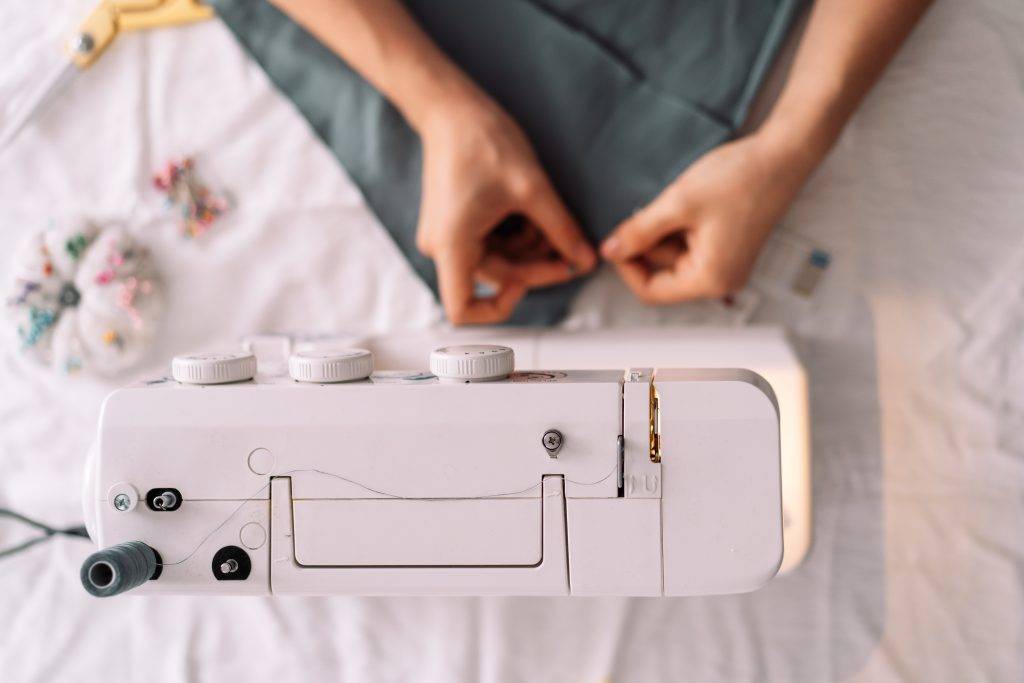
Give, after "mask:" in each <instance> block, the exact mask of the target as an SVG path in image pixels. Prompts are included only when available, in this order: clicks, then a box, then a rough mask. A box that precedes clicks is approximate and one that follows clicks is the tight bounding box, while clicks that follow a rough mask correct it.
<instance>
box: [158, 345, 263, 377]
mask: <svg viewBox="0 0 1024 683" xmlns="http://www.w3.org/2000/svg"><path fill="white" fill-rule="evenodd" d="M255 374H256V356H254V355H253V354H251V353H246V352H239V353H193V354H189V355H186V356H175V357H174V360H173V361H172V362H171V376H173V377H174V379H175V380H176V381H178V382H183V383H185V384H227V383H229V382H244V381H246V380H250V379H252V378H253V376H254V375H255Z"/></svg>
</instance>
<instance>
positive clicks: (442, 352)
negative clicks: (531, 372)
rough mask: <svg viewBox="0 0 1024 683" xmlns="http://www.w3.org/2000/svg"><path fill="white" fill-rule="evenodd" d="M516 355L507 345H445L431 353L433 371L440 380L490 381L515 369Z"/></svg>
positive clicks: (501, 377)
mask: <svg viewBox="0 0 1024 683" xmlns="http://www.w3.org/2000/svg"><path fill="white" fill-rule="evenodd" d="M515 365H516V362H515V354H514V353H513V351H512V349H510V348H508V347H507V346H490V345H486V344H472V345H465V346H444V347H441V348H440V349H434V351H433V352H432V353H431V354H430V371H431V372H432V373H434V374H435V375H437V376H438V377H439V378H440V379H444V380H452V381H459V382H489V381H493V380H498V379H505V378H506V377H508V376H509V375H510V374H511V373H512V371H513V370H515Z"/></svg>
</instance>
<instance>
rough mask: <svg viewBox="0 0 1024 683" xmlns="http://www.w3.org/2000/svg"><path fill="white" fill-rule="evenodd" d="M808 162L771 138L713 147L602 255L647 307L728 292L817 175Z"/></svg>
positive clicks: (619, 232)
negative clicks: (790, 207)
mask: <svg viewBox="0 0 1024 683" xmlns="http://www.w3.org/2000/svg"><path fill="white" fill-rule="evenodd" d="M803 157H804V155H803V154H802V153H801V150H799V148H795V147H792V146H791V145H788V144H785V143H783V144H778V142H777V141H776V140H774V139H773V138H771V137H770V136H769V135H768V134H753V135H751V136H749V137H746V138H741V139H739V140H736V141H734V142H730V143H727V144H725V145H722V146H721V147H718V148H716V149H713V150H711V151H710V152H708V153H707V154H705V155H704V156H703V157H701V158H700V159H698V160H697V161H696V162H695V163H694V164H693V165H692V166H690V167H689V168H688V169H687V170H686V171H684V172H683V173H682V174H681V175H680V176H679V177H678V178H676V180H674V181H673V182H672V183H671V184H670V185H669V186H668V187H666V188H665V189H664V190H663V191H662V192H661V194H660V195H658V197H656V198H655V199H654V200H653V201H652V202H651V203H650V204H648V205H647V206H645V207H643V208H641V209H640V210H639V211H637V212H636V213H635V214H633V215H632V216H631V217H630V218H628V219H626V220H625V221H623V222H622V223H621V224H620V225H619V226H618V227H617V228H616V229H615V231H614V232H613V233H612V235H611V236H610V237H608V239H607V240H605V242H604V243H603V244H602V245H601V254H602V256H604V257H605V258H606V259H607V260H609V261H611V262H612V264H613V265H614V266H615V268H616V269H617V270H618V272H619V275H620V276H621V277H622V279H623V280H624V281H625V283H626V285H628V286H629V288H630V289H631V290H632V291H633V293H634V294H635V295H636V296H637V298H639V299H640V300H641V301H643V302H644V303H648V304H665V303H673V302H677V301H684V300H687V299H699V298H710V297H721V296H725V295H728V294H731V293H733V292H735V291H736V290H738V289H740V288H741V287H743V285H744V284H746V281H747V278H748V277H749V275H750V271H751V269H752V268H753V266H754V261H755V260H756V259H757V255H758V252H759V251H760V250H761V247H762V245H763V244H764V241H765V240H766V239H767V237H768V234H769V233H770V232H771V230H772V227H773V226H774V225H775V224H776V223H777V222H778V221H779V219H780V218H781V217H782V215H783V214H784V213H785V211H786V209H787V208H788V207H789V204H790V203H791V202H792V201H793V199H794V198H795V197H796V194H797V192H798V191H799V190H800V187H801V186H802V185H803V183H804V181H805V180H806V178H807V176H808V175H809V173H810V171H811V169H813V167H814V161H813V160H812V159H810V158H803Z"/></svg>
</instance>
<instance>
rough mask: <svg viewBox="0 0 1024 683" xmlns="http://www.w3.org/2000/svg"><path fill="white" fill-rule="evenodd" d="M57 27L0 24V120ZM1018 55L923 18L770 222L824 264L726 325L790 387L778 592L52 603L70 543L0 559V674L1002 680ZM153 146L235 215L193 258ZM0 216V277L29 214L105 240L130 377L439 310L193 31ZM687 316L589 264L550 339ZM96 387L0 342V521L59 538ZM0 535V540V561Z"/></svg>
mask: <svg viewBox="0 0 1024 683" xmlns="http://www.w3.org/2000/svg"><path fill="white" fill-rule="evenodd" d="M88 4H89V3H88V2H87V1H86V0H82V1H81V2H80V1H78V0H72V1H71V2H60V1H59V0H40V1H39V2H34V3H14V2H10V3H6V4H4V5H2V6H0V107H2V106H3V105H2V103H4V102H7V101H9V100H8V98H9V97H11V95H12V93H14V92H16V91H18V90H19V88H21V87H23V86H24V85H25V83H26V82H28V81H30V80H31V79H32V78H33V77H34V76H33V74H38V73H40V72H41V71H42V70H43V69H44V68H45V66H44V65H45V64H46V63H47V62H46V58H47V57H48V56H50V55H51V54H52V53H50V52H48V51H51V50H53V49H55V48H54V45H55V43H56V40H57V38H58V36H59V35H60V33H59V31H60V30H62V29H64V28H66V27H67V26H68V25H69V24H70V23H71V22H72V21H73V19H75V18H76V16H81V13H83V12H84V11H85V10H86V9H87V8H88ZM58 18H59V21H57V19H58ZM1022 35H1024V5H1022V4H1021V3H1020V2H1019V0H939V2H937V3H936V4H935V6H934V7H933V9H932V10H931V11H930V13H929V15H928V16H927V17H926V18H925V20H924V21H923V23H922V24H921V25H920V26H919V28H918V29H917V31H916V32H915V33H914V35H913V36H912V38H911V39H910V41H909V43H908V44H907V45H906V46H905V48H904V49H903V50H902V52H901V53H900V55H899V56H898V57H897V59H896V61H895V63H894V64H893V65H892V67H891V68H890V69H889V70H888V72H887V73H886V75H885V77H884V78H883V80H882V82H881V83H880V84H879V85H878V87H877V88H875V90H874V91H873V92H872V94H871V95H870V97H869V98H868V100H867V101H866V103H865V104H864V106H863V107H862V109H861V110H860V111H859V112H858V114H857V115H856V117H855V119H854V120H853V122H852V123H851V125H850V126H849V128H848V130H847V131H846V133H845V134H844V135H843V138H842V140H841V141H840V143H839V145H838V146H837V148H836V149H835V151H834V152H833V154H832V155H831V157H830V158H829V159H828V161H827V162H826V163H825V164H824V166H822V168H821V169H820V170H819V171H818V172H817V173H816V174H815V176H814V177H813V179H812V180H811V182H810V184H809V185H808V186H807V188H806V190H805V191H804V192H803V194H802V195H801V197H800V198H799V199H798V201H797V202H796V204H795V205H794V206H793V208H792V210H791V211H790V212H789V215H788V216H787V217H786V219H785V227H786V230H787V231H789V232H791V233H793V234H797V235H800V236H802V237H804V238H806V239H808V240H811V241H813V242H814V243H815V244H817V245H819V246H821V247H823V248H825V249H826V250H828V251H829V252H830V253H831V254H832V257H833V261H832V266H831V267H830V269H829V271H828V273H827V275H826V276H825V279H824V280H823V281H822V284H821V286H820V287H819V289H818V291H817V292H816V293H815V295H814V298H813V299H812V301H810V302H809V303H804V304H800V303H798V302H795V301H787V300H785V299H784V298H782V299H778V300H776V299H773V298H772V297H768V296H766V297H765V298H764V300H763V301H762V304H761V306H760V307H759V308H758V309H757V311H756V312H755V314H754V319H755V320H757V321H764V322H775V323H781V324H785V325H787V326H788V327H789V328H790V329H791V330H792V332H793V334H794V337H795V338H796V340H797V341H798V343H799V345H800V349H801V352H802V356H803V359H804V361H805V363H806V365H807V367H808V370H809V373H810V378H811V391H812V411H813V415H812V417H813V425H814V434H813V449H814V495H815V515H816V517H815V526H814V534H815V538H814V545H813V547H812V549H811V554H810V556H809V557H808V559H807V560H806V562H805V564H804V565H803V566H801V567H800V568H798V569H797V570H796V571H795V572H793V573H792V574H790V575H788V576H785V577H781V578H778V579H776V580H775V581H773V582H772V583H771V584H769V585H768V586H767V587H766V588H764V589H763V590H761V591H759V592H757V593H754V594H751V595H744V596H729V597H715V598H700V599H672V600H668V599H637V600H627V599H439V598H429V599H362V598H338V599H319V598H310V599H270V598H266V599H264V598H261V599H239V598H201V599H200V598H195V599H193V598H180V597H159V598H142V597H130V596H125V597H124V598H123V599H113V600H105V601H100V600H95V599H92V598H90V597H88V596H87V595H86V594H85V593H84V591H83V590H82V589H81V587H80V585H79V583H78V567H79V563H80V562H81V560H82V559H83V557H84V556H85V555H86V554H87V553H88V552H89V550H90V548H89V547H87V544H85V543H83V542H81V541H77V540H74V539H58V540H55V541H52V542H49V543H46V544H43V545H40V546H37V547H36V548H34V549H33V550H31V551H30V552H27V553H25V554H24V555H22V556H20V557H17V558H15V559H11V560H7V561H4V562H0V615H3V621H4V625H3V627H2V628H0V672H2V674H0V677H2V679H3V680H4V681H10V682H12V683H14V682H21V681H61V680H105V679H106V678H107V677H109V678H110V679H111V680H113V679H114V678H118V679H125V680H128V679H139V678H141V677H146V678H157V677H158V678H160V679H161V680H169V681H179V680H219V681H223V680H246V681H262V680H276V681H291V680H295V681H309V680H341V681H391V680H426V681H453V680H454V681H461V680H465V681H476V680H481V681H514V680H531V681H588V682H589V681H595V682H596V681H601V680H614V681H664V680H673V681H678V680H689V681H717V680H729V681H733V680H751V681H754V680H758V681H759V680H780V681H822V680H844V681H846V680H853V681H879V680H908V681H925V680H926V681H965V680H1000V681H1002V680H1020V679H1021V678H1022V676H1024V583H1022V581H1021V575H1022V573H1024V436H1022V434H1024V126H1022V122H1024V42H1022V41H1021V39H1020V37H1021V36H1022ZM354 134H357V132H355V131H354ZM183 154H195V155H196V157H197V163H198V165H199V169H200V173H205V174H206V175H207V177H208V178H209V179H210V180H211V181H213V182H214V183H215V184H218V185H220V186H224V187H229V188H230V189H232V190H233V191H234V193H235V195H236V197H237V199H238V206H237V208H236V209H235V210H234V211H233V212H232V213H231V214H230V215H228V216H227V217H225V218H224V219H222V220H221V221H220V222H218V223H217V224H215V225H214V227H213V228H212V230H211V231H210V232H209V233H208V234H207V235H205V236H204V237H203V238H201V239H198V240H193V241H183V240H182V239H181V238H180V236H179V231H178V229H177V227H176V225H175V222H174V218H173V217H172V216H169V215H168V214H167V213H166V212H165V210H164V208H163V205H162V203H161V200H160V197H159V195H157V194H156V193H154V192H153V191H151V190H150V188H149V178H150V175H151V173H152V172H153V171H155V170H157V168H158V167H159V166H160V165H161V164H162V163H163V162H164V161H166V159H168V158H170V157H175V156H181V155H183ZM0 209H2V212H0V240H2V242H0V254H3V255H7V254H9V253H10V252H11V250H12V248H13V245H14V244H15V243H16V242H17V241H18V240H19V239H20V238H21V237H22V236H23V235H24V233H25V232H26V231H27V230H29V229H34V228H38V227H41V226H45V225H46V224H47V222H48V221H49V220H51V219H52V218H55V217H60V216H85V217H88V218H93V219H98V220H117V221H119V222H121V223H123V224H124V225H126V226H130V229H131V230H132V231H133V232H134V233H135V234H136V235H138V236H139V237H140V238H143V239H145V240H146V241H147V243H149V245H150V247H151V248H152V250H153V252H154V256H155V258H156V259H157V260H158V262H159V266H160V267H161V270H162V271H163V273H164V275H165V279H166V282H167V285H168V295H167V315H166V332H165V334H164V335H163V337H162V338H161V339H160V340H159V341H158V343H157V344H156V345H155V346H154V348H153V353H152V356H151V359H150V360H151V363H153V364H156V363H159V362H160V361H161V359H166V358H167V357H169V356H170V355H171V354H172V353H174V352H181V351H183V350H190V349H194V348H201V347H202V346H203V345H204V344H206V343H208V342H209V341H210V340H213V339H224V338H230V337H234V336H238V335H241V334H244V333H247V332H251V331H260V330H275V329H276V330H305V331H310V332H337V331H340V330H358V331H367V332H375V333H382V332H392V331H401V330H408V329H418V328H422V327H424V326H427V325H429V324H431V323H433V322H435V321H436V320H437V319H438V318H439V313H438V307H437V305H436V303H435V302H434V301H433V300H432V298H431V296H430V295H429V293H428V292H427V290H426V288H425V287H424V286H423V285H422V284H421V283H420V282H419V281H418V280H417V279H416V277H415V276H414V274H413V273H412V271H411V269H410V268H409V267H408V266H407V265H406V264H405V262H404V261H403V260H402V258H401V256H400V254H399V252H398V250H397V249H396V248H395V247H394V246H393V245H392V244H391V242H390V241H389V238H388V237H387V236H386V234H385V232H384V231H383V230H382V229H381V227H380V226H379V224H378V223H377V221H376V219H375V218H374V217H373V216H372V215H371V214H370V213H368V211H367V210H366V208H365V206H364V205H363V203H362V201H361V199H360V196H359V194H358V192H357V191H356V189H355V188H354V187H353V186H352V184H351V183H350V182H349V180H348V179H347V177H346V175H345V173H344V172H343V171H342V169H340V168H339V167H338V165H337V164H336V163H335V162H334V160H333V158H332V157H331V156H330V155H329V154H328V153H327V152H326V150H325V149H324V148H323V147H322V146H321V145H320V144H319V143H318V142H317V141H316V140H315V138H314V136H313V135H312V134H311V132H310V130H309V128H308V127H307V126H306V124H305V122H304V121H303V120H302V119H301V117H300V116H299V115H298V114H297V113H296V112H295V111H294V109H293V108H292V107H291V105H290V104H289V103H288V102H287V101H286V100H284V99H283V98H282V97H280V96H279V95H278V94H277V93H276V92H275V91H274V90H273V88H272V87H271V86H270V85H269V83H268V82H267V79H266V78H265V77H264V75H263V74H262V72H261V71H260V70H259V68H258V67H257V66H256V65H254V64H252V63H251V62H250V61H249V60H247V59H246V58H245V56H244V55H243V54H242V52H241V50H240V49H239V48H238V47H237V45H236V44H235V43H234V42H233V40H232V38H231V37H230V36H229V35H228V32H227V31H226V30H225V29H224V28H223V27H222V26H221V25H219V24H218V23H216V22H210V23H207V24H203V25H197V26H191V27H186V28H179V29H173V30H164V31H159V32H153V33H149V34H145V35H128V36H123V37H121V38H119V39H118V41H117V43H116V44H115V45H113V47H112V48H111V49H110V51H109V53H108V54H107V55H105V56H104V57H103V58H102V59H101V60H100V61H99V63H98V64H97V65H96V67H95V68H94V69H92V70H90V72H88V73H86V74H85V75H83V76H82V77H81V78H79V79H78V81H77V82H76V83H75V84H74V85H73V86H72V87H71V88H70V89H69V91H68V92H66V93H65V94H64V96H63V97H62V98H60V99H59V100H57V101H56V102H55V103H54V104H53V106H52V107H51V108H50V109H49V110H48V111H47V112H46V114H45V115H44V116H43V117H42V118H41V119H40V120H39V122H38V124H37V125H35V126H34V127H31V128H29V129H26V130H25V132H24V133H23V134H22V136H21V137H20V138H19V139H18V140H17V141H16V142H15V143H14V145H12V147H11V148H10V149H8V150H7V151H5V152H4V153H3V155H2V156H0ZM2 261H3V259H0V275H2V274H4V273H5V272H6V271H4V268H6V267H7V266H6V265H5V264H3V263H2ZM688 311H692V309H691V308H687V307H677V308H672V309H660V310H651V309H646V308H643V307H640V306H638V305H636V304H635V303H634V302H633V301H632V300H631V299H630V298H629V296H628V294H627V293H626V292H625V290H624V289H623V288H622V287H621V286H620V285H619V284H618V283H617V282H616V281H615V279H614V277H612V276H611V275H610V274H608V273H605V274H604V275H602V276H601V277H599V278H598V279H597V280H596V281H595V282H593V283H592V284H591V285H590V286H588V288H587V289H586V291H585V292H584V293H583V295H582V296H581V297H580V299H579V301H578V302H577V306H576V309H575V312H574V314H573V316H572V318H571V319H570V321H569V322H568V323H567V324H569V325H572V326H576V327H587V326H596V325H630V324H633V323H644V324H649V323H652V322H672V321H678V320H686V319H688V316H689V315H690V313H688ZM112 386H113V385H112V384H104V383H100V382H97V381H95V380H89V379H86V378H81V379H73V380H72V379H67V378H60V377H55V376H52V375H50V374H47V373H44V372H40V371H38V370H36V369H34V368H33V367H31V365H29V364H27V363H25V362H24V360H23V359H21V358H19V357H18V354H17V351H16V350H15V349H13V348H7V347H5V348H4V349H3V350H2V353H0V505H3V506H7V507H11V508H14V509H17V510H20V511H22V512H25V513H27V514H30V515H32V516H36V517H39V518H42V519H44V520H46V521H47V522H49V523H51V524H64V523H68V524H70V523H74V522H76V521H78V520H80V519H81V513H80V510H79V502H78V501H79V485H80V479H81V473H80V469H81V464H82V461H83V459H84V456H85V453H86V449H87V447H88V445H89V443H90V440H91V438H92V436H93V433H94V430H95V425H96V420H97V416H98V409H99V404H100V401H101V399H102V397H103V395H104V394H105V392H107V391H108V390H109V389H110V388H111V387H112ZM21 538H24V532H22V531H21V530H20V529H19V528H17V527H15V526H13V525H10V524H8V523H6V522H0V546H3V545H6V544H8V543H12V542H15V541H17V540H19V539H21Z"/></svg>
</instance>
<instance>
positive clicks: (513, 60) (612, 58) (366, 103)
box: [212, 0, 802, 325]
mask: <svg viewBox="0 0 1024 683" xmlns="http://www.w3.org/2000/svg"><path fill="white" fill-rule="evenodd" d="M212 4H213V5H214V6H215V7H216V9H217V12H218V14H219V15H220V17H221V18H222V19H223V21H224V22H225V23H226V24H227V25H228V26H229V27H230V28H231V30H232V31H233V32H234V33H235V35H236V36H237V37H238V40H239V41H240V42H241V43H242V45H243V46H244V47H245V48H246V49H247V50H248V51H249V52H250V53H251V54H252V56H253V57H254V58H255V59H256V61H257V62H258V63H259V64H260V65H261V66H262V67H263V68H264V69H265V70H266V72H267V74H268V75H269V76H270V78H271V80H272V81H273V82H274V83H275V84H276V85H277V87H278V88H279V89H280V90H281V92H283V93H284V94H285V95H286V96H287V97H288V98H289V99H291V100H292V101H293V102H294V103H295V106H296V107H298V109H299V110H300V111H301V112H302V113H303V115H304V116H305V117H306V119H307V120H308V121H309V123H310V125H311V126H312V127H313V129H314V130H315V131H316V133H317V135H318V136H319V137H320V138H321V139H322V140H323V141H324V143H325V144H326V145H327V146H328V147H329V148H330V149H331V151H332V152H333V153H334V155H335V156H336V157H337V158H338V160H339V161H340V162H341V164H342V165H343V166H344V167H345V169H346V171H347V172H348V174H349V175H350V176H351V177H352V179H353V181H354V182H355V183H356V184H357V185H358V186H359V188H360V190H361V191H362V192H363V194H364V196H365V197H366V200H367V202H368V203H369V205H370V207H371V208H372V209H373V210H374V212H375V213H376V214H377V216H378V218H379V219H380V221H381V223H383V224H384V226H385V227H386V228H387V229H388V231H389V232H390V233H391V236H392V237H393V238H394V240H395V241H396V242H397V243H398V246H399V247H400V248H401V250H402V252H403V253H404V254H405V256H406V257H407V258H408V259H409V261H410V263H411V264H412V266H413V268H414V269H415V270H416V272H417V273H418V274H419V275H420V276H421V277H422V278H423V279H424V281H425V282H426V283H427V284H428V285H429V286H430V287H431V288H432V289H433V290H434V291H435V292H436V291H437V278H436V274H435V272H434V267H433V263H432V262H431V261H430V260H429V259H427V258H425V257H424V256H422V255H421V254H420V253H419V252H418V251H417V250H416V244H415V230H416V216H417V210H418V207H419V196H420V165H421V149H420V143H419V139H418V138H417V136H416V134H415V133H414V132H413V131H412V130H411V129H410V128H409V126H408V125H407V124H406V123H405V121H404V119H402V117H401V115H400V114H399V113H398V112H397V110H395V109H394V108H393V107H392V106H391V105H390V104H389V103H388V102H387V100H385V99H384V98H383V97H381V95H380V94H379V93H378V92H377V91H376V90H374V89H373V87H372V86H370V85H369V84H368V83H366V81H364V80H363V79H362V78H361V77H360V76H359V75H358V74H356V73H355V72H354V71H353V70H352V69H351V68H349V67H348V65H347V64H346V63H345V62H343V61H342V60H341V59H339V58H338V57H337V56H336V55H334V53H332V52H330V51H329V50H328V49H327V48H325V47H324V46H323V45H321V44H320V43H319V42H318V41H317V40H316V39H315V38H313V37H312V36H310V35H309V34H308V33H306V32H305V31H304V30H303V29H302V28H300V27H299V26H298V25H297V24H295V23H294V22H292V21H291V20H290V19H289V18H288V17H287V16H285V15H284V14H282V13H281V12H279V11H278V10H277V9H275V8H274V7H273V6H271V5H270V4H268V3H266V2H262V1H261V0H212ZM406 5H407V6H408V7H409V9H410V11H411V12H412V13H413V14H414V15H415V16H416V18H417V19H418V20H419V22H420V24H421V25H422V26H423V28H424V29H425V30H426V31H427V32H428V33H429V34H430V35H431V36H432V37H433V39H434V40H435V41H437V43H438V44H439V45H440V46H441V47H442V48H443V49H444V51H445V52H446V53H447V54H448V55H449V56H450V57H451V58H452V59H454V60H455V61H456V62H457V63H458V64H460V65H461V66H462V68H463V69H465V70H466V71H467V72H468V73H469V74H470V75H471V76H472V77H473V78H474V79H475V80H476V81H477V83H479V84H480V85H481V86H482V87H483V88H484V89H486V90H487V91H488V92H489V93H490V94H491V95H492V96H493V97H494V98H495V99H496V100H497V101H498V102H500V103H501V105H502V106H504V107H505V109H506V110H507V111H508V112H509V113H510V114H511V115H512V116H513V117H515V119H516V120H517V121H518V122H519V123H520V125H521V126H522V127H523V129H524V130H525V131H526V133H527V135H528V136H529V137H530V140H531V141H532V142H533V144H534V147H535V148H536V151H537V154H538V156H539V157H540V159H541V161H542V163H543V165H544V167H545V169H546V170H547V172H548V173H549V175H550V177H551V179H552V182H553V183H554V184H555V186H556V188H557V189H558V191H559V192H560V194H561V196H562V198H563V199H564V200H565V201H566V203H567V204H568V206H569V208H570V209H571V210H572V211H573V213H574V214H575V215H576V217H577V218H578V219H579V220H580V222H581V224H582V225H583V228H584V230H585V231H586V233H587V235H588V236H589V237H590V238H591V239H593V240H594V241H595V243H596V242H599V241H600V240H601V239H602V238H603V237H605V236H606V235H607V234H608V233H609V232H610V231H611V230H612V229H613V228H614V227H615V225H616V224H617V223H618V222H619V221H621V220H622V219H623V218H625V217H626V216H628V215H629V214H630V213H632V211H633V210H634V209H636V208H637V207H639V206H642V205H643V204H646V203H647V202H648V201H650V200H651V199H652V198H653V197H654V196H656V195H657V194H658V192H659V191H660V190H661V189H662V188H663V187H664V186H665V185H666V184H667V183H668V182H669V181H671V180H672V179H673V178H675V177H676V176H677V175H678V174H679V173H680V172H681V171H682V170H683V169H684V168H686V166H688V165H689V164H690V163H692V162H693V161H694V160H695V159H696V158H697V157H699V156H700V155H701V154H703V153H704V152H706V151H707V150H709V149H711V148H712V147H715V146H716V145H718V144H720V143H722V142H723V141H725V140H726V139H728V138H729V137H730V136H732V135H733V134H734V133H735V131H736V129H737V128H738V127H739V126H740V125H741V124H742V123H743V120H744V118H745V116H746V114H747V110H748V108H749V105H750V102H751V100H752V99H753V96H754V94H755V93H756V91H757V88H758V86H759V85H760V83H761V80H762V79H763V77H764V76H765V74H766V72H767V70H768V68H769V66H770V64H771V61H772V59H773V57H774V55H775V53H776V52H777V50H778V48H779V46H780V45H781V43H782V41H783V40H784V38H785V34H786V32H787V31H788V29H789V27H790V26H791V25H792V23H793V20H794V18H795V17H796V15H797V13H798V11H799V9H800V7H801V5H802V1H801V0H634V1H633V2H626V1H625V0H622V1H619V2H615V1H609V0H604V1H601V0H476V1H475V2H474V1H471V0H407V1H406ZM579 285H580V283H579V281H575V282H571V283H567V284H564V285H558V286H555V287H548V288H545V289H542V290H537V291H534V292H531V293H530V294H529V295H528V296H527V297H526V298H525V299H524V300H523V301H522V302H521V303H520V305H519V307H518V308H517V309H516V311H515V314H514V316H513V318H512V320H511V321H510V322H511V323H513V324H535V325H543V324H550V323H553V322H556V321H557V320H558V319H560V318H561V317H562V316H563V315H564V314H565V312H566V310H567V308H568V306H569V303H570V302H571V300H572V296H573V294H574V292H575V291H576V290H577V289H578V287H579Z"/></svg>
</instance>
